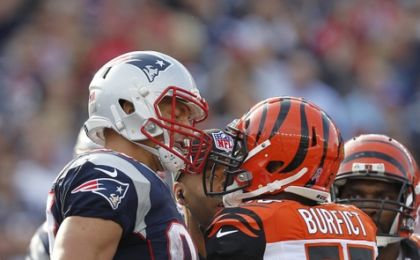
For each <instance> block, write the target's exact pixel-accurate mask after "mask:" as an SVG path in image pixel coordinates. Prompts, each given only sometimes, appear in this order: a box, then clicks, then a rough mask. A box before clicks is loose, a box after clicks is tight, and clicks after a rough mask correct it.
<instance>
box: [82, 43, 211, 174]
mask: <svg viewBox="0 0 420 260" xmlns="http://www.w3.org/2000/svg"><path fill="white" fill-rule="evenodd" d="M89 92H90V93H89V119H88V120H87V121H86V122H85V125H84V127H85V130H86V132H87V134H88V136H89V137H90V138H91V139H92V140H93V141H94V142H96V143H97V144H99V145H104V134H103V130H104V128H112V129H113V130H114V131H116V132H117V133H119V134H120V135H122V136H123V137H124V138H126V139H128V140H130V141H132V142H136V141H142V140H146V139H149V140H151V141H152V142H153V143H155V144H156V146H155V147H149V146H146V145H144V144H141V143H137V142H136V144H137V145H140V146H141V147H142V148H144V149H145V150H147V151H149V152H151V153H153V154H155V155H156V156H158V157H159V158H160V161H161V162H162V165H163V167H164V168H165V169H166V170H168V171H170V172H177V171H179V170H180V169H184V170H187V171H190V172H196V171H200V170H201V169H202V167H203V165H202V164H203V163H202V162H197V161H193V160H192V159H191V158H196V156H193V155H194V154H191V153H193V152H194V151H195V152H202V150H201V151H197V150H196V149H194V151H192V149H190V148H189V147H188V143H190V142H188V141H191V140H197V139H198V140H199V141H200V143H201V144H203V146H202V147H203V149H206V150H207V149H208V150H209V149H211V147H210V145H209V143H210V140H209V138H208V136H206V135H205V134H204V132H202V131H201V130H199V129H197V128H195V127H194V125H195V124H196V123H198V122H201V121H203V120H204V119H206V117H207V113H208V104H207V102H206V101H205V100H204V99H203V98H201V96H200V93H199V91H198V89H197V87H196V85H195V82H194V79H193V78H192V76H191V74H190V73H189V72H188V70H187V69H186V68H185V67H184V66H183V65H182V64H181V63H180V62H178V61H177V60H175V59H174V58H172V57H170V56H168V55H165V54H162V53H159V52H155V51H135V52H129V53H126V54H123V55H121V56H118V57H116V58H114V59H113V60H111V61H109V62H108V63H106V64H105V65H104V66H102V68H100V69H99V70H98V72H97V73H96V74H95V76H94V78H93V80H92V82H91V83H90V86H89ZM167 97H170V98H171V104H172V106H173V108H175V105H176V102H175V101H180V102H182V103H184V104H186V105H187V106H188V108H189V110H190V112H191V118H190V121H191V125H186V124H182V123H179V122H177V121H176V118H175V115H174V113H172V116H171V118H165V117H163V116H162V115H161V112H160V110H159V106H158V105H159V103H160V102H161V101H162V99H164V98H167ZM124 101H128V102H131V103H132V104H133V106H134V112H133V113H130V114H127V113H126V112H125V111H124V110H123V108H122V107H121V104H122V102H124ZM172 110H174V109H172ZM161 135H163V137H164V138H163V141H162V140H161V139H162V138H156V137H158V136H161ZM175 135H178V136H179V135H182V136H183V137H185V139H184V140H188V141H185V142H184V144H183V148H182V149H181V148H180V146H179V144H177V141H179V140H175ZM175 145H176V146H175Z"/></svg>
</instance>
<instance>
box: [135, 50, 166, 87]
mask: <svg viewBox="0 0 420 260" xmlns="http://www.w3.org/2000/svg"><path fill="white" fill-rule="evenodd" d="M127 63H128V64H131V65H134V66H136V67H138V68H139V69H141V70H142V71H143V72H144V74H145V75H146V77H147V79H148V80H149V82H153V81H154V80H155V77H157V76H158V75H159V72H161V71H164V70H166V68H168V67H169V66H170V65H171V63H169V62H168V61H166V60H164V59H162V58H160V57H158V56H155V55H151V54H137V55H134V56H131V57H130V59H129V61H128V62H127Z"/></svg>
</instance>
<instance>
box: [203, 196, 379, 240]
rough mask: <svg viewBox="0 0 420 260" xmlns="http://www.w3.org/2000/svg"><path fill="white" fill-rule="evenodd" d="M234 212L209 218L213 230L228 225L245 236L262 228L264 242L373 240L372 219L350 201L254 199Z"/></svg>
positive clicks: (374, 233) (256, 233)
mask: <svg viewBox="0 0 420 260" xmlns="http://www.w3.org/2000/svg"><path fill="white" fill-rule="evenodd" d="M234 212H235V213H234V214H232V213H230V212H223V211H222V213H221V214H219V215H218V216H217V217H216V218H215V220H214V221H213V225H212V226H213V228H214V229H213V232H216V231H217V230H218V228H220V227H221V226H223V225H231V226H235V227H236V228H237V229H239V230H241V231H242V232H243V233H245V234H247V235H249V236H257V235H258V233H260V232H263V233H265V238H266V241H267V242H268V243H270V242H277V241H286V240H301V239H351V240H365V241H375V240H376V227H375V225H374V223H373V222H372V220H371V219H370V218H369V217H368V216H367V215H366V214H364V213H363V211H361V210H360V209H358V208H356V207H354V206H350V205H340V204H334V203H328V204H322V205H317V206H312V207H311V206H306V205H302V204H300V203H298V202H296V201H289V200H257V201H251V202H249V203H246V204H244V205H243V206H241V207H240V210H234ZM250 212H252V214H250ZM229 216H231V217H229ZM232 216H234V217H232ZM262 229H263V230H262ZM210 235H211V232H210Z"/></svg>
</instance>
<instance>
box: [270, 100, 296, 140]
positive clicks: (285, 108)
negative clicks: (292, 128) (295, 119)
mask: <svg viewBox="0 0 420 260" xmlns="http://www.w3.org/2000/svg"><path fill="white" fill-rule="evenodd" d="M281 101H282V102H280V111H279V115H278V116H277V120H276V123H275V124H274V126H273V129H271V134H270V137H269V138H268V139H271V137H273V136H274V135H275V134H276V133H277V132H278V131H279V129H280V127H281V125H282V124H283V122H284V119H285V118H286V116H287V114H289V111H290V104H291V102H290V100H289V99H281Z"/></svg>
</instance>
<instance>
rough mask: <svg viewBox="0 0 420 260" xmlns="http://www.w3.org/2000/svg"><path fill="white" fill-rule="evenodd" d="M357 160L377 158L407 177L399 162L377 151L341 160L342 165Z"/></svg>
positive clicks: (357, 154)
mask: <svg viewBox="0 0 420 260" xmlns="http://www.w3.org/2000/svg"><path fill="white" fill-rule="evenodd" d="M359 158H379V159H381V160H384V161H387V162H389V163H390V164H392V165H394V166H395V167H397V168H398V169H399V170H400V171H401V172H402V174H403V175H404V176H405V177H407V173H406V172H405V169H404V167H403V166H402V165H401V163H400V162H399V161H397V160H395V158H393V157H391V156H390V155H388V154H386V153H381V152H377V151H363V152H358V153H354V154H352V155H350V156H347V157H346V158H345V159H344V160H343V163H347V162H350V161H352V160H356V159H359Z"/></svg>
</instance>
